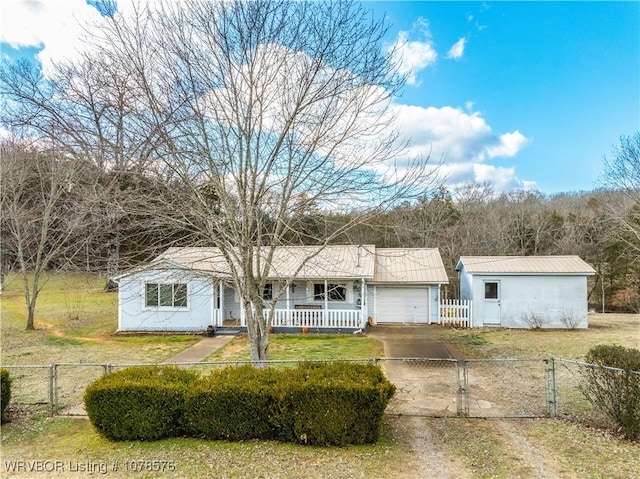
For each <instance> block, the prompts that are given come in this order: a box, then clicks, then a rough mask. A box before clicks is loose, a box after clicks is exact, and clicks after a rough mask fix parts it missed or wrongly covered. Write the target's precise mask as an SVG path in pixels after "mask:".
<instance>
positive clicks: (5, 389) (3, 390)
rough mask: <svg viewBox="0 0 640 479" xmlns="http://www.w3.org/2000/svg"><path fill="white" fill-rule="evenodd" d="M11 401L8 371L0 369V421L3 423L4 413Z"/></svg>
mask: <svg viewBox="0 0 640 479" xmlns="http://www.w3.org/2000/svg"><path fill="white" fill-rule="evenodd" d="M9 401H11V377H10V376H9V371H8V370H6V369H0V420H2V421H4V411H5V409H6V408H7V406H8V405H9Z"/></svg>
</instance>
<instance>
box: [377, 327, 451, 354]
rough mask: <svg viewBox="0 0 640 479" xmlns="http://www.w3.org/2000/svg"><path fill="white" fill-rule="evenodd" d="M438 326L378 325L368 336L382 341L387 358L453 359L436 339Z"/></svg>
mask: <svg viewBox="0 0 640 479" xmlns="http://www.w3.org/2000/svg"><path fill="white" fill-rule="evenodd" d="M436 327H438V326H435V325H428V324H420V325H414V324H411V325H408V324H398V325H382V326H381V325H376V326H373V327H370V328H369V329H367V335H368V336H371V337H372V338H376V339H378V340H379V341H382V343H383V344H384V351H385V356H386V357H387V358H431V359H451V358H452V357H453V356H452V355H451V353H450V352H449V350H448V349H447V347H446V346H445V345H444V344H442V343H441V342H439V341H437V340H436V339H435V328H436Z"/></svg>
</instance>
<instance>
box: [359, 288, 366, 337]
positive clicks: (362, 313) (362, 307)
mask: <svg viewBox="0 0 640 479" xmlns="http://www.w3.org/2000/svg"><path fill="white" fill-rule="evenodd" d="M360 282H361V283H360V284H361V287H360V327H362V328H364V327H365V326H366V325H367V285H366V283H365V281H364V278H362V279H361V280H360Z"/></svg>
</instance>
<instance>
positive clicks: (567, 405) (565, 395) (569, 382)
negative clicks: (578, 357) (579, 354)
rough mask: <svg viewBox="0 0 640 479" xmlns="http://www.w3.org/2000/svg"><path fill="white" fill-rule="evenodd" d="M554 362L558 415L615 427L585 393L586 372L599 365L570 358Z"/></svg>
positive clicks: (596, 424)
mask: <svg viewBox="0 0 640 479" xmlns="http://www.w3.org/2000/svg"><path fill="white" fill-rule="evenodd" d="M554 364H555V378H556V384H555V391H556V395H557V402H556V404H557V410H556V413H557V416H558V417H562V418H565V419H570V420H573V421H579V422H582V423H585V424H589V425H591V426H594V427H601V428H613V427H615V424H614V423H613V422H612V420H611V419H610V418H608V417H607V416H606V415H605V414H603V412H602V410H601V409H600V408H598V407H596V406H595V405H594V404H593V403H592V402H590V401H589V400H588V399H587V397H586V396H585V394H584V386H585V381H586V372H587V371H588V369H590V368H594V367H597V366H595V365H593V364H587V363H582V362H579V361H572V360H568V359H555V361H554ZM639 374H640V373H639Z"/></svg>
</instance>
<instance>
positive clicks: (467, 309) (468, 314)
mask: <svg viewBox="0 0 640 479" xmlns="http://www.w3.org/2000/svg"><path fill="white" fill-rule="evenodd" d="M440 324H444V325H449V326H456V327H458V328H471V327H472V326H473V301H471V300H466V299H442V300H440Z"/></svg>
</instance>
